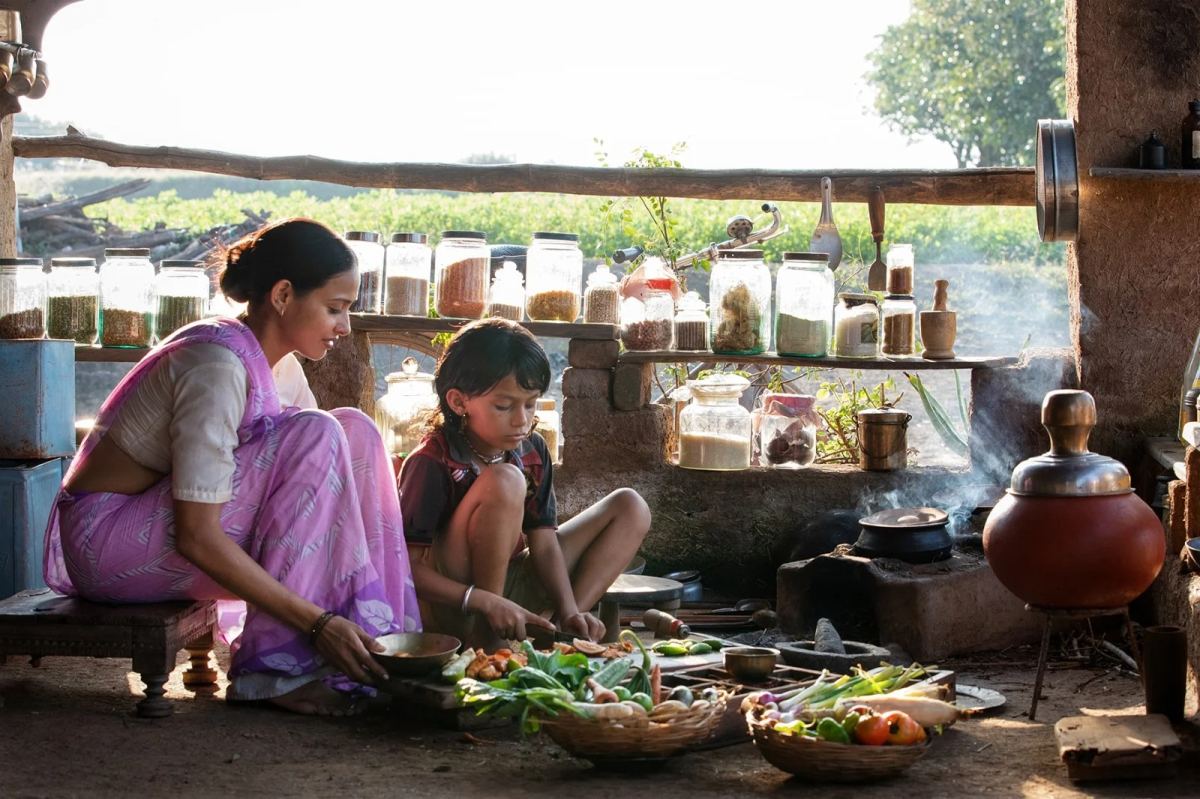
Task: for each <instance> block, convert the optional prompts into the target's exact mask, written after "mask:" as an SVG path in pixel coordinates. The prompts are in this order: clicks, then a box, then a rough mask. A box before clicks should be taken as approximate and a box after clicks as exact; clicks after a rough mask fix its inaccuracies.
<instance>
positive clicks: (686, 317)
mask: <svg viewBox="0 0 1200 799" xmlns="http://www.w3.org/2000/svg"><path fill="white" fill-rule="evenodd" d="M707 307H708V306H706V305H705V304H704V300H702V299H700V293H699V292H696V291H689V292H688V293H687V294H684V295H683V297H682V298H681V299H680V300H679V307H678V309H677V310H676V311H675V349H676V350H681V351H684V352H703V351H706V350H707V349H708V311H707V310H705V309H706V308H707Z"/></svg>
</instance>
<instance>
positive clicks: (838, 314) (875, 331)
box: [833, 292, 879, 358]
mask: <svg viewBox="0 0 1200 799" xmlns="http://www.w3.org/2000/svg"><path fill="white" fill-rule="evenodd" d="M838 299H839V300H841V302H840V303H839V304H838V307H837V309H836V311H835V312H834V315H833V320H834V321H833V324H834V334H833V346H834V353H835V354H836V355H837V356H838V357H839V358H874V357H876V356H878V355H879V306H878V305H877V304H876V300H875V297H873V296H872V295H870V294H854V293H851V292H846V293H842V294H839V295H838Z"/></svg>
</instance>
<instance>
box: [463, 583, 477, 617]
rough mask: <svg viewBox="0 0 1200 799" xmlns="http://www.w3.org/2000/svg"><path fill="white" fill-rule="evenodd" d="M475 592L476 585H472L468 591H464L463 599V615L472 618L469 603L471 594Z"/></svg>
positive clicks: (468, 587)
mask: <svg viewBox="0 0 1200 799" xmlns="http://www.w3.org/2000/svg"><path fill="white" fill-rule="evenodd" d="M474 590H475V584H474V583H471V584H470V585H468V586H467V590H466V591H463V598H462V615H464V616H470V615H471V611H470V610H468V609H467V601H468V600H470V599H471V593H472V592H473V591H474Z"/></svg>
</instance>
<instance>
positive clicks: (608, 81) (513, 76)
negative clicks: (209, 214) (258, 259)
mask: <svg viewBox="0 0 1200 799" xmlns="http://www.w3.org/2000/svg"><path fill="white" fill-rule="evenodd" d="M908 12H909V3H908V0H840V1H836V2H828V1H827V0H762V1H761V2H757V3H745V4H744V5H743V4H742V3H738V2H730V1H729V0H722V2H715V1H714V0H690V2H689V1H688V0H669V1H667V2H664V1H663V0H640V2H629V1H628V0H603V1H602V2H599V1H597V0H593V1H592V2H583V1H582V0H558V1H557V2H535V1H533V0H529V1H525V0H511V2H508V3H500V2H496V0H491V2H480V1H479V0H440V1H439V2H422V1H420V0H340V1H339V2H335V3H330V2H323V3H318V2H313V0H237V1H236V2H235V1H234V0H84V2H80V3H77V4H75V5H71V6H68V7H66V8H64V9H63V10H61V11H60V12H59V13H58V14H57V15H56V16H55V17H54V19H53V20H52V21H51V23H50V26H49V27H48V29H47V32H46V37H45V41H44V48H43V49H44V54H45V57H46V59H47V62H48V72H49V74H50V76H51V81H52V83H51V87H50V91H49V93H48V94H47V96H46V97H45V98H43V99H41V100H36V101H32V100H24V101H23V103H24V106H25V110H26V111H28V112H29V113H31V114H34V115H36V116H38V117H39V118H42V119H47V120H53V121H55V122H62V123H63V127H64V129H65V124H66V123H68V122H69V123H71V124H74V125H75V126H76V127H79V128H80V129H82V130H85V131H87V132H90V133H94V134H96V135H101V136H103V137H104V138H107V139H110V140H113V141H117V142H122V143H128V144H143V145H164V144H171V145H176V146H181V147H196V148H204V149H212V150H224V151H228V152H233V153H242V154H247V155H262V156H266V155H301V154H310V155H321V156H326V157H331V158H342V159H347V160H352V161H408V162H420V161H446V162H454V161H459V160H461V159H464V158H466V157H468V156H470V155H472V154H474V153H487V152H495V153H500V154H504V155H507V156H509V157H512V158H513V159H515V160H516V161H518V162H533V163H559V164H574V165H583V166H595V165H598V162H597V159H596V156H595V152H596V151H597V146H596V144H595V143H594V141H593V139H594V138H600V139H602V140H603V141H604V142H605V148H604V149H606V150H607V151H608V152H609V154H610V163H612V164H619V163H620V162H621V161H623V160H625V159H626V158H627V157H628V156H629V153H630V151H631V150H632V149H633V148H635V147H647V148H649V149H650V150H652V151H655V152H665V151H667V150H669V149H670V147H671V146H672V145H673V144H674V143H675V142H679V141H685V142H686V143H687V149H686V151H685V153H684V155H683V157H682V158H681V160H682V162H683V164H684V166H688V167H694V168H708V169H719V168H774V169H820V168H884V167H891V168H954V167H955V165H956V162H955V160H954V157H953V155H952V153H951V151H950V148H949V147H948V146H947V145H945V144H943V143H941V142H937V141H934V140H932V139H924V140H921V141H918V142H910V141H909V139H908V137H906V136H904V135H902V134H899V133H896V132H893V131H890V130H889V129H888V128H887V126H886V125H885V124H884V123H883V121H882V120H880V119H879V117H878V116H876V115H875V114H874V112H873V111H872V110H871V102H872V92H871V90H870V88H869V87H868V85H867V83H866V81H865V79H864V77H863V76H864V74H865V73H866V72H867V70H868V63H867V61H866V56H867V54H868V53H869V52H870V51H871V50H872V49H873V48H874V47H875V46H876V45H877V44H878V37H879V35H880V34H882V33H883V32H884V31H885V30H886V29H887V26H888V25H890V24H896V23H899V22H902V21H903V20H904V19H905V18H906V17H907V16H908Z"/></svg>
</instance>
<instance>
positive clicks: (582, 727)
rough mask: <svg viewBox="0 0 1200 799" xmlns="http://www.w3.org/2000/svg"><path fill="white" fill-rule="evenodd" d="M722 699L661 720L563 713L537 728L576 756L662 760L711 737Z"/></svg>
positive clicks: (721, 705)
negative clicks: (590, 716) (589, 717)
mask: <svg viewBox="0 0 1200 799" xmlns="http://www.w3.org/2000/svg"><path fill="white" fill-rule="evenodd" d="M726 700H727V696H726V695H724V694H722V695H721V697H720V699H718V700H717V701H716V702H710V703H708V706H707V707H703V706H702V707H701V709H699V710H695V711H690V712H687V713H679V714H676V715H674V716H671V717H670V718H668V719H667V720H664V721H655V720H653V719H651V718H650V717H649V716H632V717H630V718H624V719H585V718H580V717H579V716H569V715H567V714H565V713H564V714H560V715H559V716H557V717H555V718H552V719H542V720H541V725H542V727H544V728H545V730H546V732H547V734H548V735H549V736H550V738H551V739H552V740H553V741H554V742H555V743H556V744H558V745H559V746H561V747H562V748H563V749H566V750H567V751H568V752H570V753H571V754H573V755H575V756H576V757H583V758H591V757H596V758H636V759H639V760H645V759H651V758H664V757H671V756H672V755H678V754H682V753H683V752H685V751H687V750H688V749H689V748H691V747H693V746H695V745H696V744H699V743H701V742H702V741H704V740H705V739H707V738H708V737H709V736H710V735H712V733H713V731H714V730H715V729H716V728H717V725H718V724H719V723H720V721H721V716H722V714H724V712H725V703H726Z"/></svg>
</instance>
